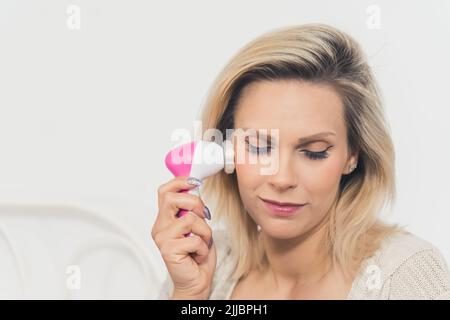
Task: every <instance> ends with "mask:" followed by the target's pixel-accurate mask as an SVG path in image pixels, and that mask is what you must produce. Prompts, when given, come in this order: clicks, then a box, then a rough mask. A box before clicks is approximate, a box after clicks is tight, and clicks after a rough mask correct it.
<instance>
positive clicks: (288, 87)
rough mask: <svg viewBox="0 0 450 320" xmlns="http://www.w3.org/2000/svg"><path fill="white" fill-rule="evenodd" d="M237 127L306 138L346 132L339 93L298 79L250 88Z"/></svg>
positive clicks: (240, 105) (237, 116)
mask: <svg viewBox="0 0 450 320" xmlns="http://www.w3.org/2000/svg"><path fill="white" fill-rule="evenodd" d="M235 127H236V128H242V127H247V128H255V129H258V128H268V129H270V128H277V129H280V132H282V131H288V130H295V132H302V133H304V134H305V135H308V134H314V133H316V132H319V131H325V130H327V131H334V132H336V134H337V135H339V134H342V133H343V132H344V131H345V123H344V117H343V106H342V101H341V98H340V96H339V94H338V93H337V92H336V91H335V90H334V89H333V88H332V87H331V86H329V85H325V84H313V83H308V82H300V81H295V80H281V81H259V82H254V83H251V84H249V85H248V86H246V87H245V88H244V90H243V92H242V95H241V98H240V99H239V103H238V105H237V106H236V113H235Z"/></svg>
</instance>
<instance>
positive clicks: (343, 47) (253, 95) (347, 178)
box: [152, 24, 450, 299]
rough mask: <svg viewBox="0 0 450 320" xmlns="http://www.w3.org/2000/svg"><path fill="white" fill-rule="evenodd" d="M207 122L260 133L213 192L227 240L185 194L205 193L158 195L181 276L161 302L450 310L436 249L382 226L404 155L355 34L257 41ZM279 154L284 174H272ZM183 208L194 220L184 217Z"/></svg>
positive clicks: (304, 31) (318, 30)
mask: <svg viewBox="0 0 450 320" xmlns="http://www.w3.org/2000/svg"><path fill="white" fill-rule="evenodd" d="M202 120H203V128H218V129H220V130H221V131H222V132H223V134H224V135H225V131H226V129H230V128H231V129H242V130H247V131H248V130H250V129H251V130H250V132H253V133H250V134H247V135H246V136H245V146H246V148H245V155H246V157H247V158H246V159H248V160H247V161H244V162H241V163H236V165H235V171H234V172H233V174H232V175H227V174H225V173H223V172H221V173H219V174H216V175H215V176H213V177H210V178H208V179H206V180H205V183H204V185H203V186H202V188H203V192H202V194H203V197H204V198H205V199H206V202H207V203H212V202H213V201H215V202H216V204H217V205H216V208H215V210H213V215H214V219H217V221H219V220H221V221H224V222H225V229H224V230H215V231H212V230H211V228H210V227H209V225H208V224H207V223H206V221H205V218H210V214H209V209H207V208H206V207H205V206H204V203H203V201H202V200H201V199H200V198H199V197H196V196H194V195H189V194H186V193H179V191H180V190H183V189H186V188H188V186H189V182H191V183H193V185H194V186H195V185H198V184H200V182H199V181H195V179H187V177H180V178H176V179H173V180H171V181H169V182H168V183H166V184H164V185H162V186H161V187H160V188H159V190H158V191H159V212H158V217H157V220H156V222H155V224H154V226H153V228H152V237H153V239H154V241H155V242H156V244H157V246H158V248H159V249H160V251H161V255H162V257H163V259H164V262H165V264H166V266H167V269H168V272H169V275H170V276H169V277H168V278H167V280H166V282H165V284H164V286H163V290H162V293H161V295H160V298H173V299H448V298H450V293H449V292H450V280H449V271H448V267H447V265H446V263H445V261H444V259H443V257H442V255H441V253H440V252H439V250H438V249H437V248H436V247H434V246H433V245H432V244H430V243H428V242H427V241H425V240H423V239H421V238H419V237H417V236H415V235H413V234H411V233H408V232H407V231H406V230H404V229H402V228H400V227H398V226H395V225H388V224H386V223H384V222H382V221H381V220H380V218H379V217H378V215H379V213H380V211H381V209H383V206H384V205H387V204H392V203H393V202H394V200H395V193H396V191H395V166H394V164H395V153H394V146H393V143H392V140H391V137H390V134H389V129H388V125H387V123H386V121H385V117H384V113H383V108H382V105H381V98H380V94H379V92H378V90H377V85H376V82H375V80H374V77H373V74H372V71H371V69H370V68H369V66H368V64H367V62H366V59H365V57H364V55H363V53H362V51H361V48H360V47H359V45H358V44H357V43H356V42H355V41H354V40H353V39H352V38H351V37H349V36H348V35H347V34H345V33H343V32H341V31H339V30H336V29H335V28H332V27H330V26H327V25H322V24H308V25H302V26H293V27H285V28H280V29H276V30H273V31H271V32H268V33H266V34H264V35H262V36H260V37H259V38H257V39H255V40H254V41H252V42H250V43H249V44H248V45H247V46H245V47H244V48H243V49H241V50H240V51H239V52H238V53H237V54H236V55H235V56H234V57H233V58H232V59H231V61H230V62H229V63H228V64H227V65H226V66H225V68H224V70H223V71H222V72H221V74H220V75H219V77H218V78H217V80H216V82H215V84H214V86H213V88H212V90H211V92H210V96H209V99H208V100H207V102H206V107H205V109H204V113H203V119H202ZM272 129H275V130H277V131H276V132H277V133H278V134H277V138H276V139H273V137H272V138H271V139H270V143H269V142H268V139H267V137H266V136H265V133H264V132H270V131H271V130H272ZM263 130H266V131H263ZM247 131H245V132H247ZM233 143H235V141H234V140H233ZM235 146H236V144H235ZM271 154H277V155H278V156H277V158H276V159H277V163H276V164H277V170H276V171H274V172H273V173H271V174H267V175H264V174H261V166H262V161H259V159H260V157H265V156H270V155H271ZM252 159H253V160H254V159H256V160H257V161H249V160H252ZM180 208H183V209H186V210H190V212H189V214H188V215H186V216H184V217H182V218H179V219H178V218H176V217H175V214H176V213H177V211H178V210H179V209H180ZM188 232H192V233H193V235H192V236H191V237H184V236H183V235H184V234H186V233H188ZM212 238H214V244H213V241H212Z"/></svg>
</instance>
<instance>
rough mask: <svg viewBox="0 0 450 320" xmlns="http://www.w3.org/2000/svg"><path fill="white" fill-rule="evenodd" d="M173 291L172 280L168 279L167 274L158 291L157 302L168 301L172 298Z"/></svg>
mask: <svg viewBox="0 0 450 320" xmlns="http://www.w3.org/2000/svg"><path fill="white" fill-rule="evenodd" d="M172 291H173V282H172V278H170V276H169V274H167V276H166V278H165V279H164V281H163V283H162V285H161V289H160V290H159V294H158V296H157V298H156V299H157V300H169V299H170V297H171V296H172Z"/></svg>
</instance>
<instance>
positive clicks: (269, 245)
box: [261, 219, 331, 287]
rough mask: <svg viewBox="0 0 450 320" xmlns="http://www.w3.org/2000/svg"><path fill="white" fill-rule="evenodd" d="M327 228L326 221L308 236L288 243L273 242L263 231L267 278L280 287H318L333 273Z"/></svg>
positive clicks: (285, 241)
mask: <svg viewBox="0 0 450 320" xmlns="http://www.w3.org/2000/svg"><path fill="white" fill-rule="evenodd" d="M326 226H327V221H326V219H324V220H323V221H322V222H321V223H319V224H318V225H317V226H316V227H315V228H313V229H312V230H310V231H308V232H307V233H306V234H304V235H301V236H299V237H297V238H294V239H287V240H285V239H275V238H271V237H270V236H268V235H267V234H265V233H264V232H263V231H261V232H262V234H261V238H262V239H261V240H262V243H263V246H264V249H265V253H266V256H267V261H268V269H267V271H268V273H267V275H268V276H269V277H270V278H271V279H272V280H273V281H274V282H275V285H276V286H277V287H280V286H283V287H285V284H288V286H292V284H294V286H295V284H298V285H300V286H301V285H308V284H312V283H316V282H319V281H320V280H321V279H322V278H323V277H324V276H325V275H326V274H327V273H328V272H329V271H330V266H331V263H330V256H329V253H328V252H327V251H326V246H324V239H325V231H326ZM289 284H290V285H289Z"/></svg>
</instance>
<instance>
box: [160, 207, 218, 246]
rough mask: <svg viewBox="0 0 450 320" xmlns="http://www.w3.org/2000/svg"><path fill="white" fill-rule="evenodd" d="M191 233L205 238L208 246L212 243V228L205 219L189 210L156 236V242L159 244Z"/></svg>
mask: <svg viewBox="0 0 450 320" xmlns="http://www.w3.org/2000/svg"><path fill="white" fill-rule="evenodd" d="M187 233H191V235H190V236H192V234H194V235H196V236H199V237H200V238H202V239H203V241H204V242H205V244H206V245H207V246H210V243H212V230H211V227H210V226H209V225H208V224H207V223H206V222H205V220H203V219H201V218H199V217H198V216H197V215H196V214H195V213H193V212H191V211H188V212H187V214H186V215H184V216H182V217H181V218H179V219H177V221H174V222H173V223H171V224H170V225H168V226H167V227H166V228H165V229H164V230H162V231H161V232H160V233H159V234H158V235H157V236H156V237H155V242H156V244H157V245H158V246H160V245H161V244H162V243H164V242H166V241H169V240H170V239H182V238H184V237H185V234H187Z"/></svg>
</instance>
